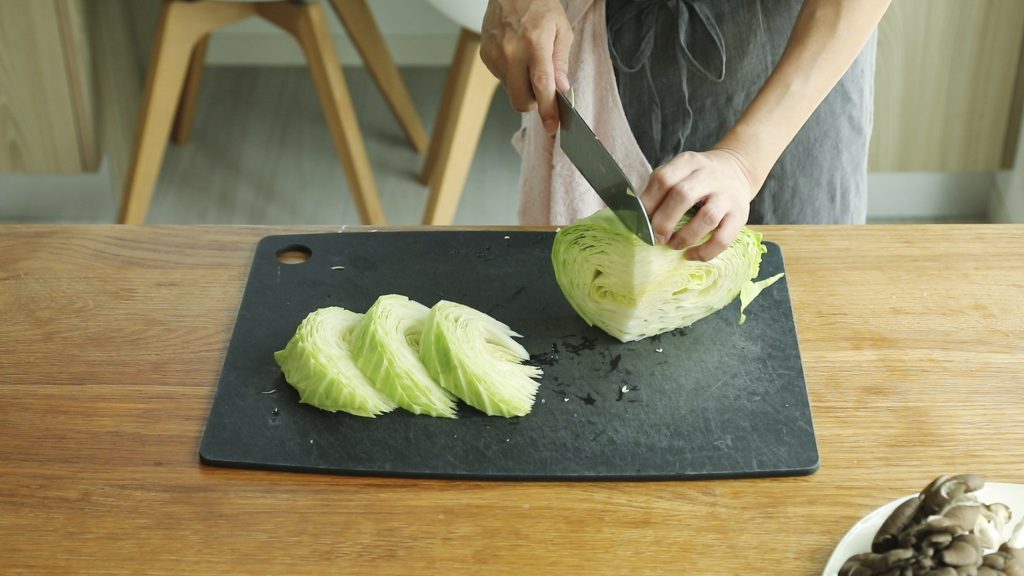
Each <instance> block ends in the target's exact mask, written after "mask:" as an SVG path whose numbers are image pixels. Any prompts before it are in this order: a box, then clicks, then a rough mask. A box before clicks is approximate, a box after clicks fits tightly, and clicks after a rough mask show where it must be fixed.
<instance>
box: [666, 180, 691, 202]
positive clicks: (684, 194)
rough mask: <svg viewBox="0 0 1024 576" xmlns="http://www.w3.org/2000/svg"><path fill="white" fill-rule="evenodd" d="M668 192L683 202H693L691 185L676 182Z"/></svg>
mask: <svg viewBox="0 0 1024 576" xmlns="http://www.w3.org/2000/svg"><path fill="white" fill-rule="evenodd" d="M668 193H669V194H670V195H672V197H673V198H675V199H676V200H677V201H679V203H681V204H684V205H689V204H692V203H693V193H692V191H691V189H690V187H689V186H685V185H683V184H676V185H674V186H672V187H671V188H670V189H669V191H668Z"/></svg>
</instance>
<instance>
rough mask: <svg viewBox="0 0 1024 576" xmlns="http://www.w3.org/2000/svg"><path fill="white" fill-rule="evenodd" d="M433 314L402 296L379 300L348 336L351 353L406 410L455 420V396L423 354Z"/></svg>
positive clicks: (383, 390) (421, 305)
mask: <svg viewBox="0 0 1024 576" xmlns="http://www.w3.org/2000/svg"><path fill="white" fill-rule="evenodd" d="M429 312H430V309H429V308H427V307H426V306H424V305H423V304H420V303H419V302H416V301H414V300H410V299H409V298H407V297H405V296H401V295H398V294H387V295H384V296H381V297H379V298H377V301H376V302H374V303H373V306H370V309H369V310H367V311H366V316H364V317H363V321H362V322H360V323H359V325H358V326H357V327H356V329H355V330H354V331H353V332H352V334H351V336H350V343H351V345H352V355H353V356H354V357H355V362H356V366H358V367H359V369H360V370H362V371H363V374H366V376H367V377H368V378H369V379H370V381H371V382H373V384H374V386H375V387H376V388H377V390H380V391H381V392H383V393H384V395H385V396H387V397H388V398H390V399H391V400H392V401H393V402H395V403H396V404H398V405H399V406H401V407H402V408H404V409H406V410H408V411H409V412H412V413H413V414H429V415H431V416H441V417H444V418H455V417H456V413H455V397H454V396H452V395H451V393H449V392H448V391H447V390H445V389H444V388H442V387H441V386H440V385H439V384H438V383H437V382H435V381H434V379H433V378H432V377H431V376H430V374H429V373H428V372H427V368H426V367H425V366H424V365H423V362H422V361H421V360H420V357H419V346H420V337H421V335H422V334H423V326H424V323H425V322H426V320H427V314H428V313H429Z"/></svg>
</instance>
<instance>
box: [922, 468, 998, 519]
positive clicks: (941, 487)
mask: <svg viewBox="0 0 1024 576" xmlns="http://www.w3.org/2000/svg"><path fill="white" fill-rule="evenodd" d="M984 486H985V481H984V480H982V479H981V476H978V475H977V474H960V475H957V476H946V475H942V476H939V477H938V478H936V479H935V480H932V482H931V484H929V485H928V486H926V487H925V489H924V490H922V491H921V499H922V504H923V505H922V506H921V509H922V511H923V512H924V513H925V514H928V515H932V514H940V513H942V511H943V510H944V509H945V508H946V507H947V506H949V505H951V504H953V503H956V502H958V501H960V500H961V499H962V498H963V497H964V495H965V494H968V493H971V492H977V491H978V490H981V489H982V488H983V487H984ZM972 500H973V498H972Z"/></svg>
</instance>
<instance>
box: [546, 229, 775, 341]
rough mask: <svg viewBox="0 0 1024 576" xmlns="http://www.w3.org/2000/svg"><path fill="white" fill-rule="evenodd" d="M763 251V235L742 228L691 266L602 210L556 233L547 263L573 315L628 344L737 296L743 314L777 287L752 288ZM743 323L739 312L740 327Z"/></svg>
mask: <svg viewBox="0 0 1024 576" xmlns="http://www.w3.org/2000/svg"><path fill="white" fill-rule="evenodd" d="M687 220H688V218H686V217H684V218H683V219H682V220H681V221H680V222H679V224H678V225H677V228H676V229H678V228H680V227H682V225H683V224H685V223H686V221H687ZM766 251H767V248H765V246H764V244H762V243H761V234H760V233H759V232H756V231H754V230H751V229H750V228H746V227H744V228H743V229H742V230H741V231H740V233H739V235H738V236H737V237H736V239H735V240H734V241H733V242H732V244H731V245H730V246H729V247H728V248H726V250H725V251H723V252H722V253H721V254H719V255H718V256H717V257H715V258H714V259H712V260H711V261H710V262H699V261H690V260H687V259H686V258H684V257H683V253H682V251H680V250H673V249H671V248H668V247H667V246H663V245H659V246H649V245H647V244H645V243H644V242H642V241H641V240H640V239H639V238H637V237H636V236H635V235H633V234H632V233H631V232H630V231H629V230H627V229H626V227H625V226H623V225H622V224H621V223H620V222H619V220H618V218H616V217H615V214H614V213H613V212H612V211H611V210H609V209H604V210H600V211H598V212H596V213H594V214H593V215H591V216H588V217H587V218H584V219H581V220H578V221H577V222H575V223H574V224H573V225H571V226H568V227H566V228H562V229H561V230H559V231H558V233H557V234H556V235H555V242H554V246H553V247H552V250H551V262H552V265H553V267H554V271H555V279H556V280H557V281H558V285H559V286H560V287H561V289H562V293H563V294H564V295H565V298H566V300H568V301H569V303H570V304H571V305H572V307H573V308H575V309H576V312H577V313H578V314H579V315H580V316H581V317H582V318H583V319H584V320H585V321H586V322H587V323H588V324H590V325H592V326H597V327H599V328H601V329H602V330H604V331H605V332H607V333H608V334H610V335H612V336H614V337H615V338H618V339H619V340H621V341H623V342H629V341H633V340H641V339H643V338H647V337H649V336H654V335H655V334H661V333H663V332H668V331H670V330H675V329H676V328H682V327H684V326H689V325H691V324H693V323H694V322H696V321H697V320H700V319H702V318H705V317H707V316H709V315H711V314H713V313H715V312H717V311H718V310H720V309H722V308H724V307H725V306H726V305H727V304H729V303H730V302H732V301H733V300H734V299H735V298H736V297H737V296H740V294H741V293H742V294H743V298H742V301H743V302H742V308H743V309H745V308H746V306H747V305H748V304H749V303H750V300H753V299H754V297H755V296H757V294H758V293H759V292H760V291H761V290H763V289H764V288H766V287H767V286H768V285H769V284H771V283H772V282H774V281H775V280H778V276H776V277H774V278H770V279H768V280H764V281H762V282H759V283H757V284H754V283H753V282H752V280H753V279H754V278H756V277H757V274H758V270H759V268H760V265H761V255H762V254H764V253H765V252H766ZM744 319H745V316H742V310H741V323H742V321H743V320H744Z"/></svg>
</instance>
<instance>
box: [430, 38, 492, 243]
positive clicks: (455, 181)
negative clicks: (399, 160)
mask: <svg viewBox="0 0 1024 576" xmlns="http://www.w3.org/2000/svg"><path fill="white" fill-rule="evenodd" d="M497 87H498V79H497V78H495V77H494V75H492V74H491V72H490V71H489V70H488V69H487V67H486V66H484V63H483V61H481V60H480V35H479V34H477V33H475V32H472V31H470V30H463V31H462V34H461V35H460V36H459V44H458V47H457V48H456V50H455V58H454V60H453V61H452V66H451V70H450V71H449V72H448V81H447V84H446V85H445V90H444V97H443V100H442V102H441V111H440V112H439V114H438V117H437V122H436V123H435V125H434V135H433V137H432V138H431V141H430V149H429V151H428V152H427V159H426V161H425V163H424V166H423V173H422V174H421V176H420V179H421V180H423V181H424V182H426V183H427V186H428V187H429V188H430V198H429V199H428V200H427V207H426V212H425V213H424V215H423V223H424V224H451V223H452V221H453V220H454V219H455V212H456V210H457V209H458V207H459V199H460V198H461V197H462V189H463V187H464V186H465V184H466V177H467V176H468V175H469V169H470V167H471V166H472V164H473V156H474V154H475V152H476V147H477V144H478V143H479V141H480V133H481V132H482V131H483V128H484V122H485V121H486V120H487V111H488V110H489V109H490V105H491V100H492V99H493V98H494V91H495V90H496V89H497Z"/></svg>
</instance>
